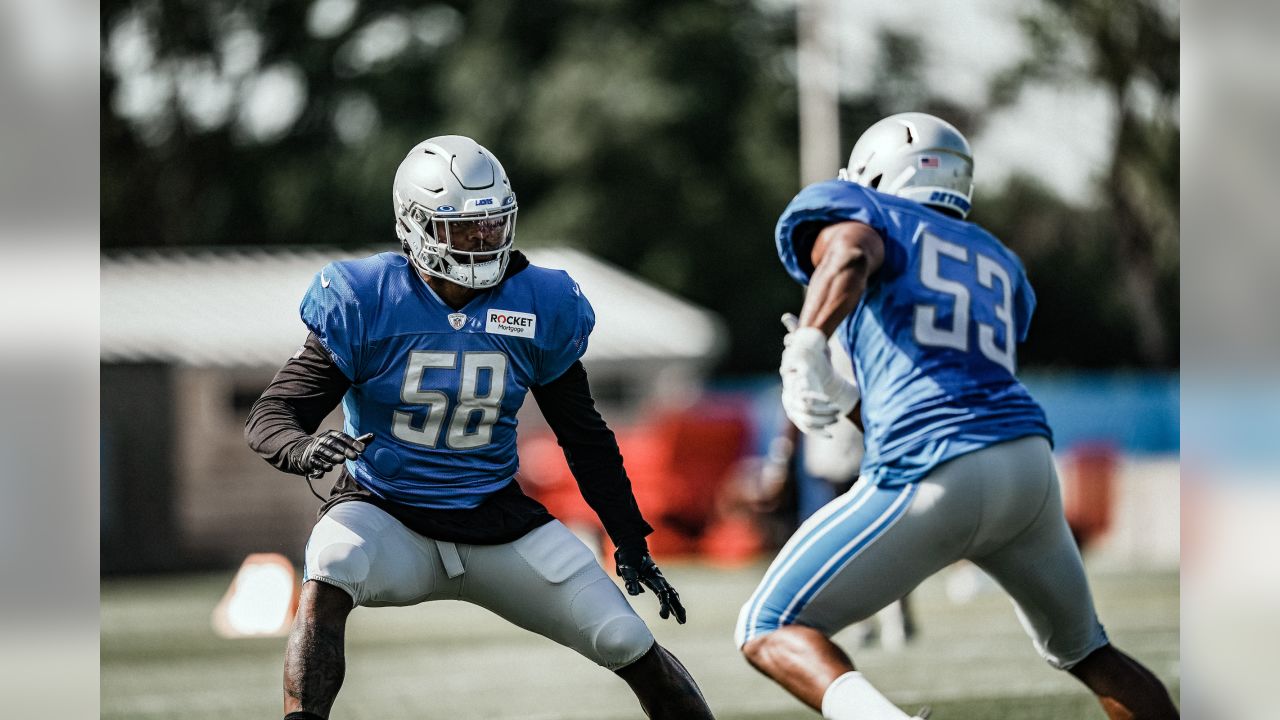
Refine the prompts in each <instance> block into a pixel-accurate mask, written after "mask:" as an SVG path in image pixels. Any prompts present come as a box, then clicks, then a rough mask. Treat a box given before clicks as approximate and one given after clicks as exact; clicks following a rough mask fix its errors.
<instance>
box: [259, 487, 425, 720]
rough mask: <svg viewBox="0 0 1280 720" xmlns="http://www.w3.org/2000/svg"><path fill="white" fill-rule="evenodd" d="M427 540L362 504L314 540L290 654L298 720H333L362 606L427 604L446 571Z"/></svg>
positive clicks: (287, 679)
mask: <svg viewBox="0 0 1280 720" xmlns="http://www.w3.org/2000/svg"><path fill="white" fill-rule="evenodd" d="M426 543H427V541H426V540H425V539H423V538H422V537H421V536H418V535H415V534H413V533H411V532H409V531H408V530H407V529H406V528H405V527H404V526H403V525H401V524H400V523H399V522H398V521H397V520H395V518H392V517H391V516H390V515H387V514H386V513H385V512H383V511H382V510H379V509H378V508H376V507H374V506H372V505H369V504H367V503H362V502H349V503H343V504H341V505H338V506H337V507H335V508H333V509H332V510H330V511H329V512H328V513H327V514H326V515H325V516H324V517H322V518H321V519H320V521H319V522H317V523H316V526H315V528H313V529H312V531H311V538H310V540H308V542H307V550H306V562H305V565H304V568H303V585H302V596H301V598H300V599H299V603H298V614H297V616H296V618H295V619H294V624H293V630H292V631H291V633H290V635H289V643H288V646H287V648H286V650H285V667H284V708H285V712H286V713H293V715H291V716H290V718H291V720H292V719H294V718H296V719H297V720H304V719H306V720H312V718H316V717H318V718H327V717H328V716H329V711H330V710H331V709H332V707H333V702H334V700H335V698H336V697H337V695H338V690H339V688H341V686H342V680H343V677H344V675H345V672H346V660H345V653H344V648H343V645H344V639H345V629H346V623H347V617H348V616H349V615H350V613H351V610H352V609H353V608H354V607H355V606H357V605H369V604H377V605H408V604H413V603H416V602H419V601H421V600H422V599H425V598H426V596H427V595H429V594H430V592H431V591H432V588H433V587H434V585H435V584H436V583H435V579H436V576H437V575H438V572H439V569H438V568H437V567H435V566H434V565H433V564H432V563H431V562H428V561H424V558H426V557H427V554H426V547H427V545H426Z"/></svg>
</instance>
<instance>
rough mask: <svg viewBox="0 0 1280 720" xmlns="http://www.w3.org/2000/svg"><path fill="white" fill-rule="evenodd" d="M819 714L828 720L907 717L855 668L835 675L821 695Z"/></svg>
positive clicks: (898, 718) (889, 719) (874, 719)
mask: <svg viewBox="0 0 1280 720" xmlns="http://www.w3.org/2000/svg"><path fill="white" fill-rule="evenodd" d="M822 717H824V718H827V720H910V716H908V715H907V714H906V713H904V712H902V711H901V710H899V709H898V707H897V706H896V705H894V704H893V703H891V702H889V698H887V697H885V696H883V695H881V694H880V691H879V690H876V689H875V688H874V687H872V686H871V683H869V682H867V679H866V678H864V677H862V673H860V672H858V671H857V670H854V671H853V672H847V673H845V674H843V675H841V676H840V677H838V678H836V679H835V681H833V682H832V683H831V684H830V685H829V686H827V692H826V693H825V694H823V696H822Z"/></svg>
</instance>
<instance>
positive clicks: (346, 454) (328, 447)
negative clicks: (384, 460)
mask: <svg viewBox="0 0 1280 720" xmlns="http://www.w3.org/2000/svg"><path fill="white" fill-rule="evenodd" d="M371 440H373V433H365V434H364V435H361V436H360V437H358V438H353V437H351V436H350V435H348V434H346V433H344V432H342V431H341V430H325V431H324V432H322V433H320V434H318V435H314V436H312V437H311V439H309V440H307V441H306V442H305V443H303V445H302V446H301V448H300V451H299V456H298V467H299V468H301V470H302V471H303V472H304V473H306V474H307V475H308V476H318V475H323V474H325V473H327V472H329V471H330V470H332V469H333V467H334V466H335V465H338V464H340V463H341V462H343V461H344V460H355V459H356V458H358V457H360V454H361V453H363V452H364V449H365V446H366V445H367V444H368V443H369V442H370V441H371Z"/></svg>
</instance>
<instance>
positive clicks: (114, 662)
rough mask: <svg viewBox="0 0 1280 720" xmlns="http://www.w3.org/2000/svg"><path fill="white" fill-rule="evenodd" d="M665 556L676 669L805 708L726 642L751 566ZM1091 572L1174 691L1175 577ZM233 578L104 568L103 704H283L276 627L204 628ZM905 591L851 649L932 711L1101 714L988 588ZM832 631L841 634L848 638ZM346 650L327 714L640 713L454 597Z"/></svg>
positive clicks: (725, 719)
mask: <svg viewBox="0 0 1280 720" xmlns="http://www.w3.org/2000/svg"><path fill="white" fill-rule="evenodd" d="M664 570H665V571H666V574H667V576H668V577H669V578H670V579H671V580H672V582H673V583H674V584H675V585H676V587H678V588H679V589H680V592H681V595H682V597H684V598H685V601H686V604H687V606H688V608H689V615H690V619H689V623H688V624H687V625H685V626H676V625H675V624H674V623H673V622H670V621H668V622H665V623H664V622H663V621H661V620H659V619H658V617H657V613H656V612H655V609H656V608H655V605H656V603H654V601H653V599H652V596H651V595H645V596H642V597H640V598H638V599H637V603H638V604H637V607H638V608H639V609H640V611H641V614H642V615H643V616H644V618H645V619H646V621H648V622H649V624H650V627H652V628H654V632H655V634H656V635H657V636H658V639H659V641H660V642H662V644H663V645H665V646H666V647H668V648H669V649H671V650H672V651H673V652H675V653H676V655H677V656H679V657H680V658H681V660H683V661H684V663H685V664H686V665H687V666H688V667H689V669H690V671H691V672H692V673H693V674H694V676H695V677H696V678H697V680H698V682H699V684H700V685H701V686H702V688H703V690H704V692H705V693H706V696H707V699H708V700H709V701H710V703H711V705H712V708H713V709H714V710H715V711H716V713H717V717H719V718H722V720H748V719H751V720H763V719H765V718H770V719H774V718H776V719H778V720H791V719H793V718H794V719H795V720H800V719H801V718H816V717H818V716H817V715H816V714H815V713H811V712H808V711H807V710H804V709H803V708H801V707H800V706H799V705H798V704H797V703H796V702H795V701H794V700H792V699H791V698H790V696H788V695H787V694H786V693H784V692H783V691H782V690H780V689H779V688H777V687H776V686H774V685H773V684H772V683H770V682H768V681H767V680H765V679H764V678H763V677H762V676H760V675H757V674H756V673H755V672H754V671H752V670H751V669H750V668H749V667H748V666H747V665H746V663H745V662H744V661H743V660H742V659H741V657H740V656H739V655H738V653H737V651H736V650H735V649H734V647H733V641H732V631H733V623H734V620H735V618H736V615H737V609H738V607H739V605H740V604H741V603H742V602H743V600H745V599H746V597H747V595H748V594H749V593H750V592H751V590H752V588H753V587H754V584H755V582H756V580H757V579H758V578H759V576H760V574H761V573H762V572H763V566H756V567H751V568H747V569H743V570H734V571H719V570H712V569H708V568H705V567H702V566H697V565H683V566H682V565H679V564H667V565H664ZM1091 579H1092V581H1093V583H1094V589H1095V592H1096V594H1097V600H1098V606H1099V610H1100V612H1101V614H1102V617H1103V621H1104V622H1105V623H1106V625H1107V629H1108V631H1109V633H1110V634H1111V637H1112V639H1113V640H1114V641H1115V642H1116V644H1117V645H1119V646H1121V647H1123V648H1124V649H1125V650H1127V651H1128V652H1130V653H1131V654H1133V655H1135V656H1137V657H1138V658H1140V659H1141V660H1143V661H1144V662H1146V663H1147V664H1148V665H1149V666H1150V667H1151V668H1152V669H1153V670H1155V672H1156V673H1157V674H1159V675H1160V676H1161V677H1162V678H1164V679H1165V680H1166V681H1167V682H1169V683H1170V684H1172V685H1174V686H1175V697H1176V686H1177V683H1178V577H1177V575H1176V574H1175V573H1164V574H1132V573H1128V574H1104V575H1098V574H1094V575H1093V576H1092V577H1091ZM229 581H230V575H229V574H219V575H201V576H181V577H170V578H164V579H154V580H120V581H106V582H104V583H103V585H102V717H103V718H106V719H111V720H123V719H125V718H129V719H134V718H137V719H146V718H174V717H182V718H186V719H188V720H200V719H204V718H207V719H209V720H239V719H240V718H272V717H277V718H278V717H279V716H280V714H281V713H280V677H281V658H282V653H283V648H284V640H283V639H282V638H275V639H266V640H222V639H219V638H217V637H216V636H214V634H213V632H212V630H211V627H210V623H209V616H210V613H211V612H212V610H213V606H214V605H215V604H216V603H217V601H218V599H219V597H220V596H221V594H222V592H223V591H224V590H225V588H226V585H227V583H228V582H229ZM915 597H916V607H917V614H918V618H919V621H920V625H921V628H922V631H921V634H920V637H919V638H918V640H917V641H916V642H915V643H913V644H912V645H910V646H909V647H908V648H907V649H906V650H904V651H902V652H898V653H887V652H885V651H883V650H879V649H866V650H858V651H855V652H854V653H853V654H854V658H855V660H856V661H857V662H858V664H859V666H860V668H861V669H862V670H863V671H864V672H866V673H867V675H868V676H869V677H870V678H871V679H872V680H873V681H874V682H875V683H876V684H877V685H878V686H879V687H880V688H881V689H882V690H884V691H885V693H886V694H887V695H889V697H890V698H892V699H893V700H895V701H896V702H898V703H899V704H901V705H902V706H904V707H905V708H907V709H909V710H915V708H916V707H917V706H919V705H922V704H928V705H931V706H933V708H934V716H933V717H934V719H935V720H978V719H979V718H981V719H982V720H997V719H1000V718H1008V719H1010V720H1013V719H1015V718H1016V719H1021V720H1033V719H1036V720H1049V719H1052V720H1074V719H1075V718H1102V717H1103V715H1102V713H1101V712H1100V710H1098V708H1097V706H1096V705H1095V704H1094V702H1093V701H1092V700H1091V699H1090V698H1089V697H1088V696H1087V694H1086V693H1085V692H1084V691H1083V689H1082V688H1080V687H1079V686H1078V685H1077V683H1076V682H1075V681H1074V680H1073V679H1071V678H1070V677H1069V676H1068V675H1066V674H1064V673H1060V672H1056V671H1054V670H1052V669H1050V668H1049V667H1048V666H1047V665H1045V664H1044V663H1043V662H1041V661H1040V659H1039V658H1038V657H1037V656H1036V654H1035V652H1034V651H1033V650H1032V648H1031V646H1030V643H1029V642H1028V641H1027V639H1026V637H1025V636H1024V635H1023V634H1022V631H1021V628H1020V627H1019V625H1018V622H1017V620H1016V619H1015V617H1014V614H1013V611H1012V608H1011V606H1010V605H1009V603H1008V601H1007V600H1006V599H1005V597H1004V596H1003V595H1002V594H1001V593H1000V592H999V591H998V590H994V589H990V590H988V591H986V592H984V593H982V594H980V595H979V596H978V597H976V598H975V599H974V600H973V601H972V602H970V603H967V604H964V605H955V604H953V603H951V602H950V601H949V600H947V598H946V596H945V593H944V587H943V582H942V580H941V579H940V578H935V579H933V580H930V581H929V582H927V583H926V584H925V585H924V586H922V587H921V588H920V590H918V591H917V593H916V596H915ZM841 639H842V640H844V641H846V647H848V644H847V643H848V641H849V637H847V636H841ZM347 659H348V663H347V679H346V684H345V685H344V687H343V691H342V694H341V696H340V697H339V699H338V702H337V705H336V706H335V708H334V713H333V717H334V718H335V720H375V719H377V720H397V719H399V718H448V719H450V720H455V719H456V720H463V719H466V718H484V719H486V720H496V719H500V718H542V719H548V720H549V719H552V718H566V719H568V718H575V719H576V718H581V719H583V720H585V719H587V718H597V719H601V720H604V719H607V718H640V717H643V716H642V714H641V713H640V711H639V709H638V706H637V705H636V703H635V701H634V699H633V698H632V696H631V694H630V692H629V691H628V690H627V688H626V686H625V685H624V684H623V683H622V682H621V681H620V680H618V679H617V678H615V677H614V676H613V675H612V674H611V673H609V672H607V671H605V670H601V669H599V668H597V667H595V666H594V665H592V664H590V663H589V662H587V661H585V660H583V659H581V658H579V657H578V656H577V655H575V654H574V653H572V652H570V651H568V650H565V649H563V648H560V647H558V646H556V645H554V644H553V643H551V642H550V641H547V640H545V639H543V638H541V637H537V636H534V635H530V634H528V633H525V632H524V631H521V630H519V629H516V628H514V627H512V626H509V625H507V624H506V623H504V622H503V621H501V620H499V619H498V618H496V617H493V616H491V615H489V614H488V613H487V612H486V611H483V610H480V609H478V608H474V607H471V606H468V605H465V604H462V603H456V602H440V603H431V604H427V605H422V606H418V607H415V608H378V609H368V608H362V609H359V610H357V611H356V612H355V613H354V614H353V616H352V620H351V623H350V626H349V629H348V634H347Z"/></svg>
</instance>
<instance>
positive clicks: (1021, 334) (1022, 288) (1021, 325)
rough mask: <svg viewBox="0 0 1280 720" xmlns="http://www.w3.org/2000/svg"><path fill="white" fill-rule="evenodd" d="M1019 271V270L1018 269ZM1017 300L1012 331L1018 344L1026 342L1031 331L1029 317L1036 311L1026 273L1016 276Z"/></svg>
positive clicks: (1034, 298)
mask: <svg viewBox="0 0 1280 720" xmlns="http://www.w3.org/2000/svg"><path fill="white" fill-rule="evenodd" d="M1019 269H1021V268H1019ZM1018 280H1019V282H1018V299H1017V300H1016V301H1015V308H1014V329H1015V330H1016V331H1017V333H1018V342H1020V343H1022V342H1026V341H1027V333H1028V332H1030V330H1031V315H1032V314H1033V313H1034V312H1035V311H1036V293H1035V290H1032V289H1031V281H1030V280H1028V279H1027V274H1026V272H1022V273H1020V274H1019V276H1018Z"/></svg>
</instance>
